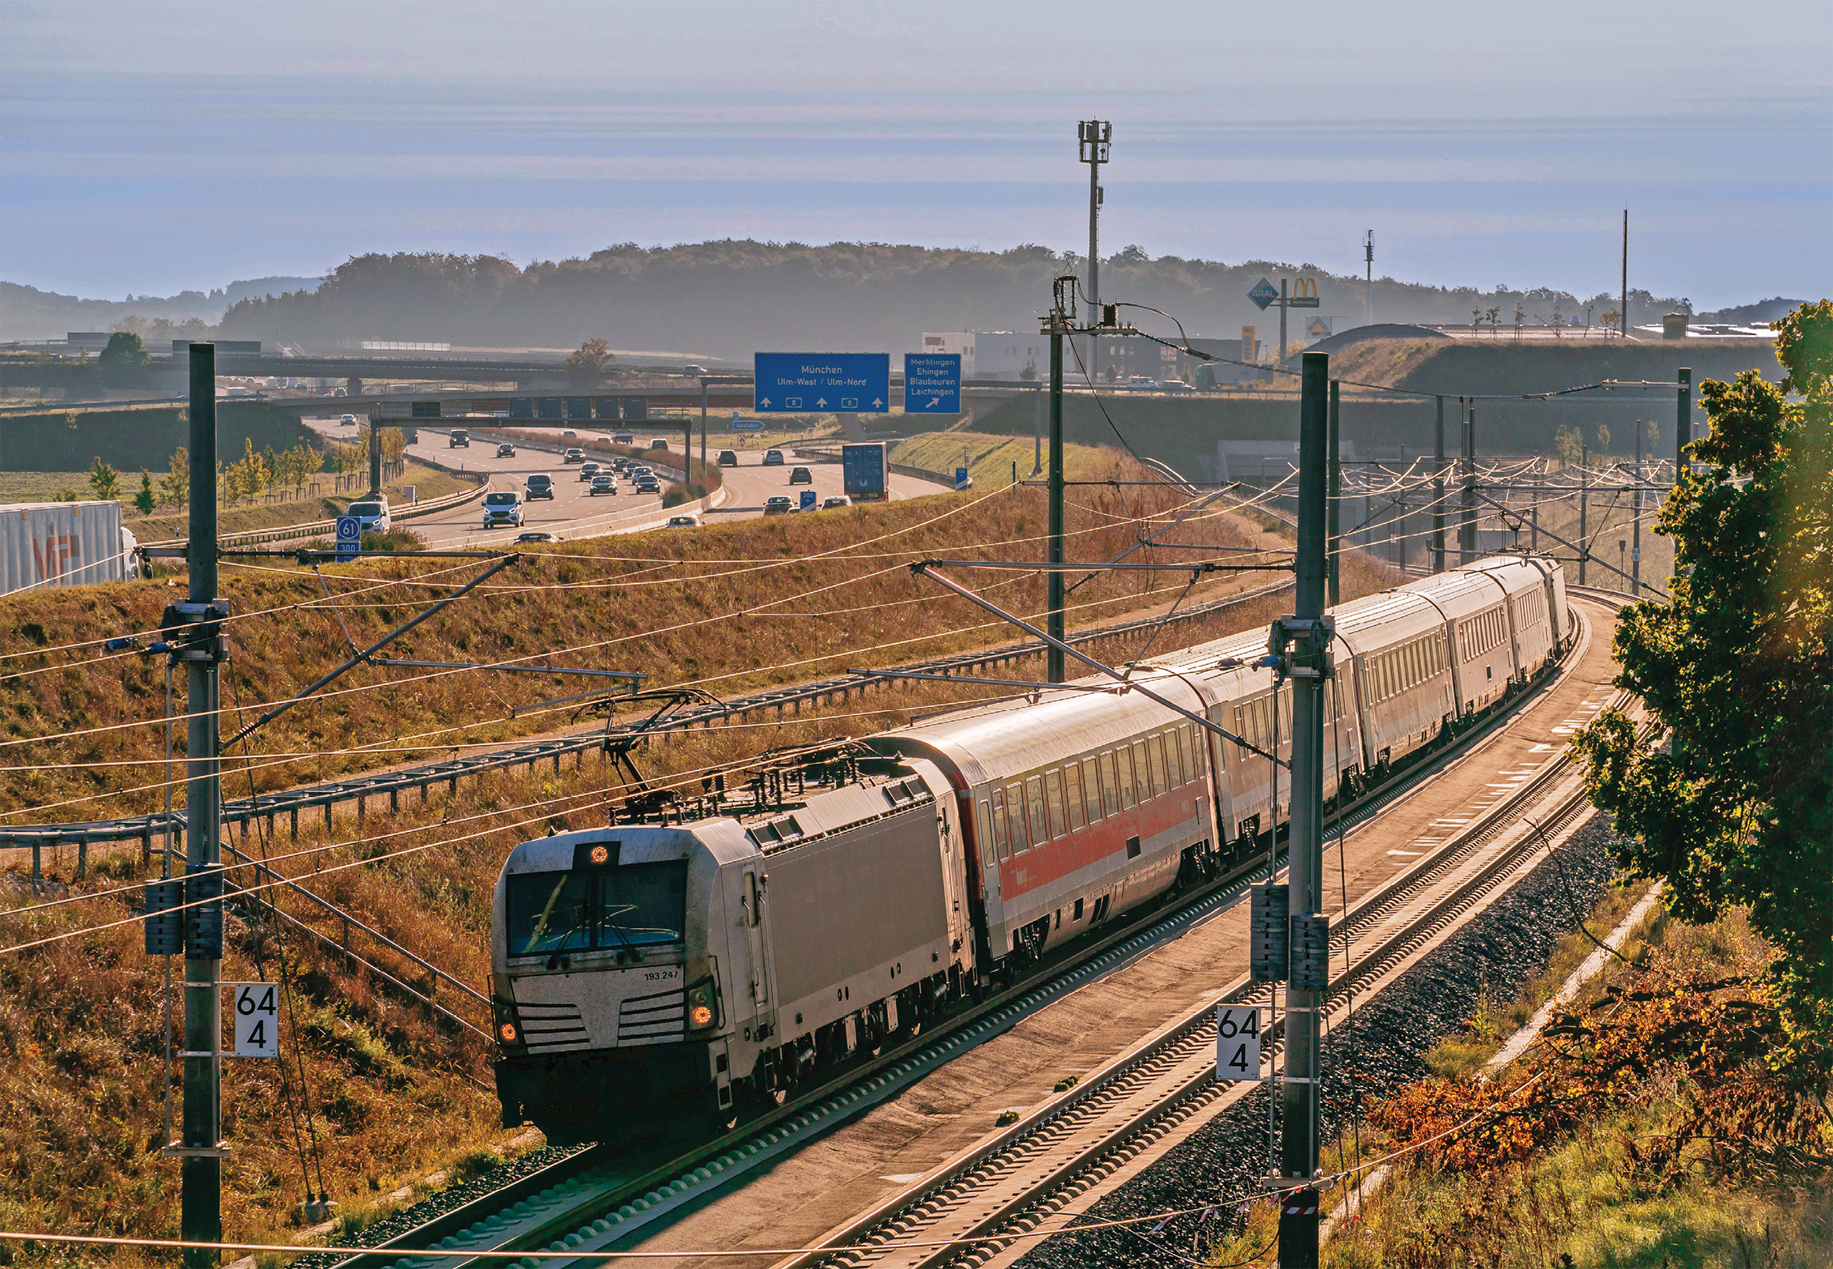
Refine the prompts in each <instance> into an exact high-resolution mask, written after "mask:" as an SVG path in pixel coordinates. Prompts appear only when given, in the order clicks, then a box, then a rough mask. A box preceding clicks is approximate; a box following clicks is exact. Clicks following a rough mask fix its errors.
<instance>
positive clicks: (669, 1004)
mask: <svg viewBox="0 0 1833 1269" xmlns="http://www.w3.org/2000/svg"><path fill="white" fill-rule="evenodd" d="M686 1008H687V997H686V995H685V994H684V993H683V992H681V991H678V990H677V991H664V992H657V993H656V994H654V995H652V996H632V997H630V998H629V999H627V1000H624V1001H621V1002H619V1004H618V1007H617V1042H618V1044H619V1045H620V1046H622V1045H626V1044H667V1043H669V1042H671V1041H677V1040H681V1039H683V1038H685V1036H686V1034H687V1021H686V1018H685V1017H684V1010H685V1009H686Z"/></svg>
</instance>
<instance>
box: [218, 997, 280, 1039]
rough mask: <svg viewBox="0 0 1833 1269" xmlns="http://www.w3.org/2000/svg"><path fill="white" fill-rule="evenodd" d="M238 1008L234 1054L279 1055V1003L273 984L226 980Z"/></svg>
mask: <svg viewBox="0 0 1833 1269" xmlns="http://www.w3.org/2000/svg"><path fill="white" fill-rule="evenodd" d="M223 986H225V987H228V988H230V989H231V992H230V997H229V998H230V1000H231V1001H232V1002H233V1007H234V1009H235V1055H236V1056H237V1057H239V1058H277V1057H279V1056H280V1003H279V999H280V998H279V992H278V988H277V987H276V985H275V984H273V983H224V984H223Z"/></svg>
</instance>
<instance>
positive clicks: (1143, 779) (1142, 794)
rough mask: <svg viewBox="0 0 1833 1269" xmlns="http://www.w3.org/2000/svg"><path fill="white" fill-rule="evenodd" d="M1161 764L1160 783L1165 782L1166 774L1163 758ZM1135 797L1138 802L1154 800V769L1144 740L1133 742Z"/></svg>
mask: <svg viewBox="0 0 1833 1269" xmlns="http://www.w3.org/2000/svg"><path fill="white" fill-rule="evenodd" d="M1159 766H1160V770H1159V777H1158V778H1159V781H1160V783H1163V782H1164V778H1165V776H1164V769H1163V767H1164V763H1163V760H1162V759H1161V760H1160V764H1159ZM1133 798H1134V800H1135V801H1138V802H1150V801H1151V800H1152V769H1151V763H1150V760H1149V759H1147V757H1146V742H1145V741H1143V740H1135V741H1134V742H1133Z"/></svg>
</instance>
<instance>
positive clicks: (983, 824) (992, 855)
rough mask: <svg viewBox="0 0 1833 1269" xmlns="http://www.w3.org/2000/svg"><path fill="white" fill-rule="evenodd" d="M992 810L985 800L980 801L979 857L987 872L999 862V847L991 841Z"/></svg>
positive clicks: (992, 835)
mask: <svg viewBox="0 0 1833 1269" xmlns="http://www.w3.org/2000/svg"><path fill="white" fill-rule="evenodd" d="M993 837H994V834H993V808H992V805H991V804H990V803H989V802H988V801H987V800H986V799H985V798H981V799H980V857H981V859H982V860H983V861H984V862H985V865H986V868H987V871H989V872H991V871H992V869H993V866H994V865H995V864H997V863H998V862H999V845H998V843H996V842H995V841H994V840H993Z"/></svg>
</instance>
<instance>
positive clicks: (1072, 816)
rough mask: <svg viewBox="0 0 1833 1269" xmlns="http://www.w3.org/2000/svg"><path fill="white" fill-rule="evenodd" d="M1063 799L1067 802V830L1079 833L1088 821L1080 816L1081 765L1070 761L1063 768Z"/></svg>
mask: <svg viewBox="0 0 1833 1269" xmlns="http://www.w3.org/2000/svg"><path fill="white" fill-rule="evenodd" d="M1063 801H1064V802H1066V803H1067V804H1068V806H1067V808H1066V809H1067V810H1068V811H1069V831H1070V832H1072V833H1079V832H1081V831H1082V826H1083V825H1084V824H1086V823H1087V822H1088V821H1087V820H1085V819H1083V818H1082V767H1081V765H1080V764H1079V763H1074V762H1072V763H1070V764H1069V765H1068V766H1066V767H1064V768H1063Z"/></svg>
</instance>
